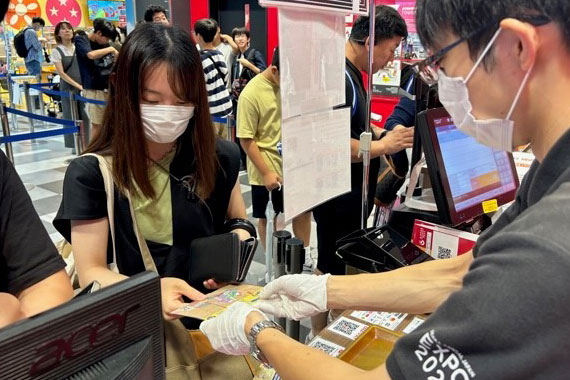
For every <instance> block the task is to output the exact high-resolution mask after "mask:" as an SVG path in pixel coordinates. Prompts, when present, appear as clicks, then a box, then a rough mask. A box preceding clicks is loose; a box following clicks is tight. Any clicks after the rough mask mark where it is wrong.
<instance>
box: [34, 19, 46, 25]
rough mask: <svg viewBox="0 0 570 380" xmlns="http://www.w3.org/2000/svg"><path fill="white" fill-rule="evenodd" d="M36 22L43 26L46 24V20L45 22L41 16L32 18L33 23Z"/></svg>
mask: <svg viewBox="0 0 570 380" xmlns="http://www.w3.org/2000/svg"><path fill="white" fill-rule="evenodd" d="M36 22H37V23H38V24H40V25H41V26H46V22H45V21H44V19H43V18H41V17H34V18H33V19H32V24H35V23H36Z"/></svg>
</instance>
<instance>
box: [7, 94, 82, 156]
mask: <svg viewBox="0 0 570 380" xmlns="http://www.w3.org/2000/svg"><path fill="white" fill-rule="evenodd" d="M9 113H10V114H13V115H19V116H23V117H27V118H29V119H30V121H32V120H40V121H44V122H47V123H51V124H56V125H62V126H64V127H65V128H60V129H50V130H46V131H39V132H35V131H33V130H32V131H31V132H30V133H22V134H17V135H11V134H10V123H9V121H8V114H9ZM0 118H1V121H2V132H3V134H4V135H3V136H2V137H0V144H6V156H7V157H8V159H9V160H10V162H12V164H14V152H13V150H12V143H13V142H18V141H25V140H34V139H38V138H45V137H51V136H60V135H67V134H74V135H75V145H76V147H77V152H78V153H79V154H81V153H82V152H83V147H84V146H85V144H84V132H83V131H84V125H83V121H81V120H79V121H74V120H67V119H58V118H55V117H48V116H43V115H36V114H34V113H31V112H24V111H20V110H18V109H15V108H11V107H6V105H5V104H4V103H2V104H1V105H0Z"/></svg>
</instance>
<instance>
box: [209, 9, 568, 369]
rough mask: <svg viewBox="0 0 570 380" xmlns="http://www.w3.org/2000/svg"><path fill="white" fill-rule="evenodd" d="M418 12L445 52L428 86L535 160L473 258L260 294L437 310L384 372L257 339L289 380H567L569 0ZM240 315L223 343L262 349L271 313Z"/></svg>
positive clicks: (304, 309) (485, 136)
mask: <svg viewBox="0 0 570 380" xmlns="http://www.w3.org/2000/svg"><path fill="white" fill-rule="evenodd" d="M416 7H417V8H416V9H417V10H416V14H417V27H418V32H419V35H420V37H421V39H422V43H423V44H424V46H426V48H428V49H430V50H432V51H434V55H433V56H431V57H429V58H428V59H427V60H426V61H424V62H422V63H421V65H419V66H418V68H420V69H422V70H421V71H420V72H421V73H422V78H423V79H424V80H426V81H430V77H431V78H433V69H435V71H436V72H437V71H438V76H439V87H438V92H439V99H440V100H441V101H442V103H443V104H444V105H445V107H446V108H447V110H448V111H449V113H450V115H451V116H452V117H453V118H454V120H455V123H456V124H457V126H458V128H459V129H460V130H463V131H464V132H465V133H466V134H468V135H470V136H471V137H473V138H475V139H477V140H478V141H479V142H480V143H483V144H484V145H486V146H488V147H497V146H499V147H502V148H503V150H514V149H515V147H517V146H524V145H527V144H530V146H531V148H532V150H533V153H534V155H535V156H536V161H535V162H534V163H533V164H532V166H531V168H530V170H529V172H528V173H527V174H526V176H525V177H524V179H523V180H522V183H521V186H520V188H519V190H518V192H517V196H516V199H515V201H514V203H513V204H512V205H511V206H510V207H509V208H508V209H507V210H506V211H505V212H504V213H503V214H502V215H501V216H500V217H499V219H498V220H497V221H496V222H495V223H494V224H493V226H492V227H491V228H489V229H488V230H487V231H485V232H484V234H482V235H481V237H480V238H479V240H478V241H477V244H476V246H475V248H474V249H473V252H468V253H466V254H464V255H461V256H459V257H456V258H453V259H444V260H434V261H430V262H424V263H421V264H417V265H412V266H408V267H404V268H400V269H397V270H393V271H390V272H385V273H376V274H362V275H357V276H330V277H328V278H327V277H325V276H307V275H295V276H284V277H281V278H279V279H278V280H276V281H275V282H273V283H272V284H269V285H268V286H267V287H266V289H265V291H264V292H263V293H262V294H261V295H260V298H261V300H260V301H258V303H256V306H257V307H259V308H260V309H261V310H264V311H266V312H271V313H273V314H275V315H277V316H282V317H287V318H297V319H298V318H302V317H306V316H310V315H312V314H313V313H315V312H320V311H323V309H326V308H342V309H354V310H385V311H397V312H400V313H412V314H422V313H431V315H430V317H429V318H428V319H427V320H426V321H425V322H424V323H423V324H421V325H420V326H418V327H417V328H416V329H415V330H414V331H412V332H411V333H409V334H408V335H405V336H402V337H401V338H399V340H398V342H397V343H396V345H395V347H394V349H393V351H392V353H391V354H390V355H389V356H388V358H387V360H386V363H385V364H382V365H380V366H378V367H377V368H375V369H372V370H370V371H363V370H361V369H358V368H356V367H352V366H350V365H348V364H347V363H345V362H342V361H341V360H338V359H334V358H331V357H328V356H327V355H325V354H323V353H320V352H318V351H316V350H311V349H310V348H307V347H305V346H303V345H300V344H297V343H296V342H292V340H291V339H290V338H288V337H287V336H285V335H283V334H281V333H279V332H277V331H276V330H275V329H265V330H263V331H261V332H260V333H259V334H257V335H256V338H255V339H254V342H255V343H256V344H257V346H258V348H259V349H260V350H261V352H262V353H263V355H264V356H265V357H266V358H267V359H268V361H269V363H270V364H271V365H273V366H274V367H275V369H276V370H277V372H278V373H279V374H280V375H281V376H282V377H283V378H291V379H298V380H304V379H311V380H319V379H327V380H335V379H342V380H345V379H346V380H350V379H359V380H367V379H375V380H390V379H392V380H432V379H440V380H443V379H445V380H448V379H452V380H453V379H455V380H471V379H493V380H508V379H533V380H534V379H536V380H558V379H560V380H562V379H568V378H569V373H570V340H569V339H568V336H570V318H568V315H570V303H569V302H568V290H569V289H570V276H569V275H568V274H569V273H570V239H569V238H568V232H569V226H570V154H569V152H570V121H569V120H570V98H569V97H568V88H570V70H569V69H570V65H568V62H569V61H570V2H568V0H549V1H540V0H494V1H488V0H471V1H463V0H418V1H417V3H416ZM482 15H484V17H482ZM428 68H429V69H430V70H427V69H428ZM432 83H433V82H432ZM545 88H547V90H545ZM264 299H265V301H264ZM264 302H265V303H268V304H269V305H263V303H264ZM235 305H240V304H239V303H238V304H235ZM240 306H241V305H240ZM267 306H269V307H267ZM238 307H239V306H233V308H234V309H233V310H236V311H239V313H233V314H231V313H228V314H225V313H222V314H221V315H219V316H218V317H217V318H216V319H213V320H212V321H210V322H206V323H205V324H206V326H205V327H202V329H203V330H206V331H207V332H208V334H207V335H208V338H209V340H210V342H211V343H212V346H213V347H214V348H218V349H220V347H231V348H233V349H234V350H235V351H239V350H243V349H244V348H246V347H248V346H249V345H248V344H247V338H246V337H244V335H246V334H247V333H248V332H249V331H250V330H251V327H252V326H254V325H256V324H257V327H259V326H260V325H258V321H260V320H262V319H264V318H263V316H261V315H260V314H256V313H248V314H247V316H246V315H245V314H246V313H247V310H245V309H244V307H243V306H242V307H241V309H239V310H238ZM246 307H247V306H246ZM224 314H225V315H224ZM228 317H233V319H232V320H229V322H228V320H227V319H226V320H224V319H225V318H228ZM236 321H243V323H242V324H240V323H239V322H236ZM226 322H227V323H226ZM208 325H209V326H208ZM212 325H216V326H214V327H218V330H217V331H220V332H223V335H222V334H216V333H215V331H214V333H209V332H210V331H212V330H213V329H211V328H210V327H211V326H212ZM244 327H245V329H244ZM240 328H241V329H240ZM232 331H234V332H236V333H235V334H233V333H228V332H232ZM254 331H255V330H254ZM258 331H259V330H258ZM220 337H221V338H222V340H223V342H224V345H221V344H220V343H219V341H220ZM236 338H238V339H236ZM239 342H243V345H240V343H239ZM221 351H226V352H227V351H229V350H223V349H222V350H221ZM240 352H242V351H240ZM291 363H295V365H291Z"/></svg>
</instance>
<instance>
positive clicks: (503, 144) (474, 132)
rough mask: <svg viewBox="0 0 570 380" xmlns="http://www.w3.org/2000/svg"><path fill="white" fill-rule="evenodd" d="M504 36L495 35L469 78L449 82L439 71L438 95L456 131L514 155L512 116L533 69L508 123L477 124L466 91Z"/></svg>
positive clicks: (508, 116) (510, 113) (485, 121)
mask: <svg viewBox="0 0 570 380" xmlns="http://www.w3.org/2000/svg"><path fill="white" fill-rule="evenodd" d="M500 33H501V29H499V30H498V31H497V33H495V35H494V36H493V38H492V39H491V41H490V42H489V44H488V45H487V47H486V48H485V50H484V51H483V53H482V54H481V56H480V57H479V59H478V60H477V62H476V63H475V66H473V68H472V69H471V71H470V72H469V74H468V75H467V78H465V79H463V78H461V77H455V78H450V77H448V76H446V75H445V73H444V72H443V71H441V70H438V71H439V73H438V74H439V80H438V93H439V101H440V102H441V104H443V106H444V107H445V109H446V110H447V112H449V114H450V115H451V117H452V118H453V121H454V122H455V125H456V126H457V128H458V129H459V130H460V131H462V132H463V133H465V134H467V135H469V136H472V137H474V138H475V139H476V140H477V141H478V142H479V143H481V144H483V145H486V146H489V147H491V148H494V149H498V150H504V151H507V152H512V151H513V148H514V147H513V130H514V122H513V121H512V120H511V116H512V115H513V112H514V110H515V108H516V106H517V103H518V101H519V98H520V96H521V94H522V91H523V89H524V87H525V86H526V83H527V82H528V78H529V76H530V73H531V71H532V67H531V68H530V69H529V70H528V72H527V73H526V75H525V77H524V79H523V81H522V84H521V87H520V88H519V91H518V92H517V94H516V96H515V99H514V101H513V103H512V105H511V108H510V110H509V112H508V114H507V117H506V119H487V120H477V119H476V118H475V116H473V113H472V111H473V105H472V104H471V101H470V100H469V92H468V91H467V82H469V80H470V79H471V77H472V76H473V74H474V73H475V70H477V67H479V65H480V64H481V62H482V61H483V59H484V58H485V56H486V55H487V53H488V52H489V50H490V49H491V47H492V46H493V44H494V43H495V41H496V40H497V38H498V37H499V34H500Z"/></svg>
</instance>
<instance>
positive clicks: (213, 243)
mask: <svg viewBox="0 0 570 380" xmlns="http://www.w3.org/2000/svg"><path fill="white" fill-rule="evenodd" d="M256 248H257V239H255V238H253V237H250V238H248V239H246V240H244V241H240V240H239V237H238V235H236V234H234V233H227V234H222V235H213V236H208V237H204V238H198V239H195V240H194V241H193V242H192V244H190V273H189V280H190V283H196V282H203V281H205V280H209V279H211V278H213V279H214V280H216V281H217V282H227V283H236V282H243V281H244V280H245V276H246V275H247V271H248V270H249V267H250V265H251V261H252V260H253V256H254V255H255V250H256Z"/></svg>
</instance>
